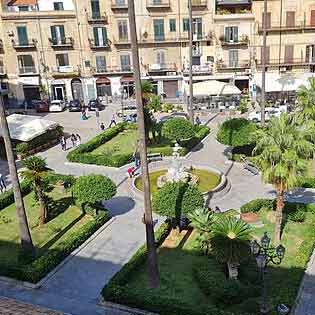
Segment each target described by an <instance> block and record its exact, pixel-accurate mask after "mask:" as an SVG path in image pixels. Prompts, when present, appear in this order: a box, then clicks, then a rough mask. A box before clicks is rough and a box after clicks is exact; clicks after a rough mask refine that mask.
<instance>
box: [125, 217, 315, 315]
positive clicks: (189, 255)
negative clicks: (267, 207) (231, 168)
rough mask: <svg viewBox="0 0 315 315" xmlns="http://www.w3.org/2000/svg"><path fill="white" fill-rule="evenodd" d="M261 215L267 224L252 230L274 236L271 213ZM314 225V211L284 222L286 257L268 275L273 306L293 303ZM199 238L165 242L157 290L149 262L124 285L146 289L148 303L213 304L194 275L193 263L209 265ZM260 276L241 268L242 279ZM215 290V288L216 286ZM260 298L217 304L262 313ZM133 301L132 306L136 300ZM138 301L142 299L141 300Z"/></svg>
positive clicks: (196, 306) (134, 289)
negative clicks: (150, 282) (298, 220)
mask: <svg viewBox="0 0 315 315" xmlns="http://www.w3.org/2000/svg"><path fill="white" fill-rule="evenodd" d="M260 216H261V218H262V221H263V222H264V224H265V226H264V227H263V228H256V229H255V230H254V231H253V237H261V235H262V234H263V232H264V231H268V233H269V235H270V236H272V235H273V228H274V225H273V223H271V222H273V218H272V216H271V215H270V212H269V213H267V212H262V213H260ZM314 226H315V215H314V214H311V213H308V214H307V220H306V221H305V222H304V223H294V222H290V221H288V222H287V223H286V224H285V227H284V231H283V237H282V243H283V245H284V246H285V247H286V254H285V258H284V260H283V262H282V264H281V265H280V266H274V265H272V264H271V265H270V267H268V273H267V276H266V281H267V287H268V299H269V301H270V305H271V306H273V309H274V307H275V306H276V305H277V304H278V303H285V304H287V305H289V306H292V305H293V303H294V300H295V297H296V294H297V291H298V288H299V285H300V281H301V279H302V277H303V273H304V268H305V266H306V263H307V260H308V257H309V255H310V253H311V250H312V245H313V244H314V240H315V235H314V234H315V233H314ZM196 238H197V233H192V235H190V236H189V238H188V239H187V240H184V241H183V240H182V239H181V238H178V239H177V241H176V244H174V246H167V245H166V244H167V243H166V244H164V247H163V246H162V247H161V248H160V249H159V251H158V263H159V270H160V280H161V284H160V287H159V288H158V289H150V288H149V287H148V278H147V266H146V264H142V265H141V266H139V267H137V269H136V270H135V271H134V272H133V273H132V274H130V278H129V281H128V283H127V284H126V286H125V288H126V289H127V290H128V291H130V292H143V299H144V300H145V301H146V303H150V302H149V301H157V300H159V301H160V300H161V301H163V299H167V298H173V299H175V301H177V303H178V304H186V305H190V306H192V307H193V309H194V310H196V311H198V310H201V309H202V308H203V307H206V306H211V305H212V302H211V299H210V298H209V297H206V296H205V295H204V293H203V292H202V291H201V289H200V288H199V286H198V284H197V282H196V281H195V278H194V276H193V271H192V266H193V265H194V264H195V263H198V262H203V263H204V264H209V258H208V257H206V256H203V255H200V254H199V252H198V246H197V242H196ZM305 245H306V246H305ZM209 266H210V265H209ZM209 268H210V267H209ZM257 277H258V273H257V270H256V267H255V265H252V267H250V266H243V268H241V271H240V279H243V280H245V281H249V280H250V279H255V281H257ZM250 281H254V280H250ZM213 289H214V290H215V288H213ZM139 294H140V293H139ZM259 301H260V297H256V298H251V299H250V300H248V301H245V302H243V303H242V304H239V305H233V306H230V307H227V306H223V305H217V307H219V308H221V309H226V310H229V311H232V312H235V313H236V314H240V315H241V314H244V313H250V314H252V315H255V314H259V310H258V306H257V303H259ZM130 303H131V305H132V303H133V302H132V301H131V302H130ZM136 303H138V304H139V303H141V302H140V301H139V300H138V301H137V302H136ZM175 303H176V302H175ZM170 313H171V314H173V313H172V312H170ZM163 314H164V313H163ZM165 314H166V313H165ZM270 314H272V315H276V312H275V311H271V313H270Z"/></svg>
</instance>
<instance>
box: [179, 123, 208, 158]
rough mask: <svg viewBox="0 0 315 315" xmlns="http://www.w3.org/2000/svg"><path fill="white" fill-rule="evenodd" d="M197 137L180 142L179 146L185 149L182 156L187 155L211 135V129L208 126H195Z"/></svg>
mask: <svg viewBox="0 0 315 315" xmlns="http://www.w3.org/2000/svg"><path fill="white" fill-rule="evenodd" d="M195 130H196V133H195V136H194V137H192V138H190V139H189V140H183V141H180V142H179V144H180V145H181V146H182V147H183V149H182V152H181V155H185V154H187V153H188V152H189V151H190V150H191V149H192V148H193V147H195V146H196V145H197V144H198V143H200V142H201V141H202V140H203V139H204V138H205V137H206V136H207V135H208V134H209V133H210V128H209V127H208V126H205V125H202V126H195Z"/></svg>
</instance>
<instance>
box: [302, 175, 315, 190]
mask: <svg viewBox="0 0 315 315" xmlns="http://www.w3.org/2000/svg"><path fill="white" fill-rule="evenodd" d="M299 186H300V187H303V188H315V177H302V178H301V179H300V180H299Z"/></svg>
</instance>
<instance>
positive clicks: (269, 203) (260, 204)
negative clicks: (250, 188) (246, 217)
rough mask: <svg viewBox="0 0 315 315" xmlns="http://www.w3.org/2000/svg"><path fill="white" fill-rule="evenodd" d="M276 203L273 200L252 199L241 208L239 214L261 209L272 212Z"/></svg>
mask: <svg viewBox="0 0 315 315" xmlns="http://www.w3.org/2000/svg"><path fill="white" fill-rule="evenodd" d="M275 206H276V201H275V200H274V199H254V200H251V201H249V202H247V203H245V204H244V205H242V206H241V208H240V210H241V213H246V212H258V211H260V210H261V209H262V208H266V209H268V210H274V208H275Z"/></svg>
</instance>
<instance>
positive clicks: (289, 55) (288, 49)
mask: <svg viewBox="0 0 315 315" xmlns="http://www.w3.org/2000/svg"><path fill="white" fill-rule="evenodd" d="M293 56H294V46H293V45H286V46H285V50H284V62H285V63H292V62H293Z"/></svg>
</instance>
